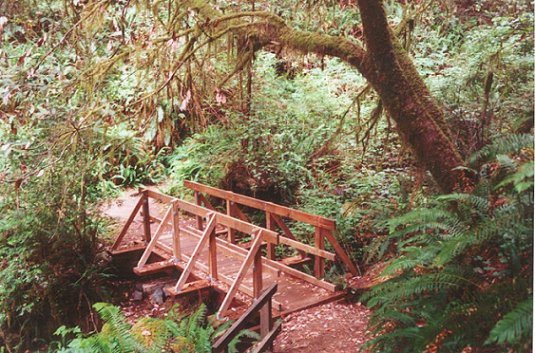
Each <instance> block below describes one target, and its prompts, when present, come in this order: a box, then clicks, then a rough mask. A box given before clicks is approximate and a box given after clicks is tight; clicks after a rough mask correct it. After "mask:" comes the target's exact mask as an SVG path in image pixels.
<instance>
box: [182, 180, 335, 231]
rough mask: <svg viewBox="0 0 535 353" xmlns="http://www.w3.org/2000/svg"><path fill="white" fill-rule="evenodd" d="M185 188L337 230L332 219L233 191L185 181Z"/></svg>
mask: <svg viewBox="0 0 535 353" xmlns="http://www.w3.org/2000/svg"><path fill="white" fill-rule="evenodd" d="M184 186H185V187H187V188H189V189H192V190H194V191H199V192H203V193H205V194H208V195H211V196H215V197H218V198H221V199H225V200H230V201H234V202H236V203H239V204H241V205H245V206H249V207H252V208H256V209H259V210H262V211H268V212H271V213H274V214H277V215H279V216H283V217H288V218H291V219H294V220H296V221H300V222H305V223H308V224H311V225H314V226H319V227H322V228H326V229H330V230H334V229H336V222H335V221H334V220H332V219H329V218H325V217H321V216H317V215H313V214H310V213H306V212H303V211H299V210H294V209H292V208H288V207H284V206H281V205H277V204H274V203H271V202H267V201H262V200H258V199H255V198H252V197H249V196H244V195H240V194H236V193H234V192H232V191H226V190H221V189H217V188H213V187H211V186H207V185H203V184H199V183H195V182H193V181H189V180H185V181H184Z"/></svg>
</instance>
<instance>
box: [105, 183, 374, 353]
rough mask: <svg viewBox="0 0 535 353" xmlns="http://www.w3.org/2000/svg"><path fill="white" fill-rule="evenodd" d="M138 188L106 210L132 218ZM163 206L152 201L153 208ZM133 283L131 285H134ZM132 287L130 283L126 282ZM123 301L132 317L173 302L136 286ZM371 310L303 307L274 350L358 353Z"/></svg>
mask: <svg viewBox="0 0 535 353" xmlns="http://www.w3.org/2000/svg"><path fill="white" fill-rule="evenodd" d="M137 197H138V195H137V194H136V191H135V190H126V191H125V192H123V193H122V194H121V195H120V196H119V197H118V198H117V199H116V200H114V201H111V202H109V203H108V204H106V205H105V206H104V207H103V208H102V212H103V213H104V214H106V215H108V216H110V217H112V218H115V219H116V220H117V223H118V226H119V225H120V224H121V223H123V222H124V221H125V219H126V218H128V215H129V214H130V211H131V209H132V208H133V207H134V205H135V203H136V201H137ZM153 207H154V208H155V207H159V206H158V205H151V208H152V209H154V208H153ZM130 286H131V285H130ZM126 287H128V285H126ZM123 295H124V300H123V302H122V303H121V307H122V310H123V313H124V314H125V315H126V316H127V318H128V319H129V321H132V322H133V321H135V319H136V318H139V317H143V316H152V317H162V316H165V312H166V311H167V310H168V309H169V307H170V305H168V304H170V303H165V304H164V305H157V304H154V303H152V302H151V301H150V300H149V298H146V297H145V298H143V300H133V299H132V297H131V295H132V289H128V290H125V291H124V293H123ZM369 315H370V312H369V310H368V309H366V307H365V306H363V305H361V304H360V303H348V302H345V301H340V302H336V303H329V304H325V305H321V306H318V307H314V308H310V309H307V310H303V311H300V312H297V313H293V314H290V315H288V316H287V317H285V318H284V319H283V326H282V331H281V333H280V334H279V336H278V337H277V339H276V340H275V343H274V349H273V353H323V352H325V353H356V352H358V350H359V349H360V347H361V346H362V344H363V343H364V342H365V341H366V340H367V338H368V337H369V334H368V332H367V323H368V318H369Z"/></svg>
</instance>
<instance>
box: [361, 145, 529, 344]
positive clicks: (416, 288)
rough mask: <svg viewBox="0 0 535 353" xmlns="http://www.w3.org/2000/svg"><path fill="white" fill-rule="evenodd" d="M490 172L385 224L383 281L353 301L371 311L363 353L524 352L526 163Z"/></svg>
mask: <svg viewBox="0 0 535 353" xmlns="http://www.w3.org/2000/svg"><path fill="white" fill-rule="evenodd" d="M530 141H532V139H531V138H528V137H527V136H524V137H518V136H517V137H512V138H510V139H505V140H503V141H497V142H496V143H495V145H493V146H489V147H488V148H487V149H485V150H483V151H481V152H480V153H479V154H478V155H476V156H475V157H474V158H475V159H474V160H482V159H484V158H493V157H495V156H497V155H499V154H503V153H505V152H507V151H519V150H521V149H522V148H524V147H525V146H526V142H529V143H531V142H530ZM499 163H502V164H505V168H502V169H497V170H498V172H496V173H495V174H494V175H493V176H492V177H491V178H487V179H483V180H482V181H481V183H480V184H479V185H477V187H476V188H475V190H474V192H473V193H472V194H461V193H456V194H451V195H444V196H440V197H438V198H437V199H436V204H435V206H434V207H432V208H428V209H417V210H414V211H411V212H409V213H407V214H405V215H403V216H400V217H397V218H395V219H391V220H390V221H389V222H388V225H389V229H390V235H389V236H388V237H386V239H384V240H383V244H381V243H377V244H375V247H376V248H378V249H381V248H383V249H384V247H385V246H389V245H390V242H394V241H395V242H396V243H397V251H398V253H397V254H396V256H395V257H394V258H393V259H390V260H389V261H388V263H387V266H386V268H385V269H384V270H383V275H390V276H392V278H390V279H389V280H387V281H386V282H383V283H381V284H377V285H375V286H374V287H372V288H371V290H370V291H368V292H366V293H364V294H363V296H362V297H361V300H362V301H364V302H366V303H367V305H368V306H369V307H370V308H372V309H373V310H374V311H373V315H372V317H371V319H370V329H372V330H373V331H374V332H375V333H376V334H377V336H376V337H375V338H374V339H373V340H371V341H370V342H369V343H368V345H367V346H366V347H367V348H368V349H369V350H371V351H372V352H381V353H382V352H396V353H397V352H407V353H409V352H421V351H425V350H427V349H428V348H429V347H430V345H436V347H437V349H438V351H439V352H459V351H462V350H463V349H464V348H465V347H466V346H472V347H482V346H483V345H485V344H486V345H489V346H491V347H490V349H491V350H492V351H500V350H503V349H505V347H509V348H512V349H513V351H515V350H516V351H522V350H524V349H525V348H526V347H528V346H529V345H530V342H531V336H530V335H529V334H528V333H529V332H531V322H532V321H531V320H532V313H531V311H532V290H531V288H532V284H531V283H532V277H533V272H532V256H533V255H532V254H533V193H532V190H533V180H532V176H533V174H534V173H533V162H532V161H530V160H526V159H525V158H524V157H519V156H514V155H513V156H503V155H500V156H499ZM494 165H496V164H494ZM518 303H521V304H518ZM513 307H514V310H512V311H511V308H513ZM496 318H502V319H501V320H499V321H498V322H497V323H496ZM439 338H440V339H439ZM437 342H439V343H437Z"/></svg>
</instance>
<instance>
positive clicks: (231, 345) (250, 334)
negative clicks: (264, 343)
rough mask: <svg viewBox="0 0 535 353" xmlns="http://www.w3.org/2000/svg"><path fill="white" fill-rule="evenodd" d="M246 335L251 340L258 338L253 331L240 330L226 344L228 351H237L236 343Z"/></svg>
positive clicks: (237, 352)
mask: <svg viewBox="0 0 535 353" xmlns="http://www.w3.org/2000/svg"><path fill="white" fill-rule="evenodd" d="M244 337H247V338H251V339H253V340H259V339H260V336H259V335H258V334H257V333H256V332H253V331H249V330H242V331H240V333H238V334H237V335H236V336H235V337H234V338H233V339H232V340H231V341H230V342H229V344H228V350H227V351H228V353H239V351H238V348H237V345H238V344H239V343H240V341H241V340H242V338H244Z"/></svg>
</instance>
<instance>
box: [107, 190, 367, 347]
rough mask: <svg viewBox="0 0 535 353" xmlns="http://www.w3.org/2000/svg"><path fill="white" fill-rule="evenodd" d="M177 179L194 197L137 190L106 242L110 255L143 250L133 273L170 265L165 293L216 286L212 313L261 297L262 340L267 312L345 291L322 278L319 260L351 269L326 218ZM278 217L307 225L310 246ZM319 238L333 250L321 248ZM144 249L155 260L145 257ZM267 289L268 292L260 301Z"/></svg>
mask: <svg viewBox="0 0 535 353" xmlns="http://www.w3.org/2000/svg"><path fill="white" fill-rule="evenodd" d="M184 185H185V186H186V187H187V188H189V189H192V190H193V191H194V195H195V203H190V202H187V201H184V200H181V199H177V198H173V197H171V196H168V195H165V194H162V193H159V192H157V191H155V190H151V189H142V190H140V198H139V200H138V201H137V203H136V205H135V206H134V209H133V210H132V212H131V214H130V216H129V218H128V219H127V221H126V224H125V225H124V227H123V228H122V230H121V232H120V233H119V235H118V237H117V239H116V241H115V243H114V244H113V246H112V248H111V252H112V254H120V253H125V252H130V251H132V250H143V254H142V255H141V258H140V259H139V261H138V263H137V266H136V267H135V268H134V272H135V273H136V274H138V275H145V274H153V273H156V272H159V271H163V270H166V269H169V268H176V269H178V270H179V271H180V276H179V277H178V278H177V281H176V284H174V285H173V286H170V287H167V288H165V291H166V293H167V294H168V295H170V296H180V295H183V294H185V293H188V292H191V291H197V290H199V289H203V288H207V287H210V286H213V287H216V288H218V289H219V290H221V291H223V292H224V293H226V294H225V297H224V299H223V301H222V303H221V305H220V307H219V310H218V312H217V315H218V317H220V318H221V317H225V316H229V315H230V314H232V313H235V312H236V310H237V309H236V308H234V306H235V303H244V302H245V303H247V302H248V301H249V302H252V305H251V306H255V304H259V303H260V302H259V300H260V299H262V303H260V304H262V307H263V309H262V310H263V311H261V313H262V312H264V314H265V315H262V319H261V331H262V337H264V338H266V339H267V338H269V337H271V336H270V335H269V333H271V335H272V336H273V337H274V334H275V333H276V332H275V331H276V328H273V323H272V319H271V318H272V316H275V317H276V316H280V315H284V314H287V313H290V312H294V311H298V310H302V309H305V308H309V307H311V306H314V305H318V304H322V303H326V302H329V301H332V300H336V299H339V298H341V297H343V296H344V295H345V292H344V291H340V290H338V287H337V286H336V285H335V284H332V283H330V282H328V281H326V280H325V279H324V276H325V261H341V262H342V263H343V264H344V265H345V266H346V267H347V269H348V271H349V272H351V273H352V274H353V275H356V274H357V269H356V267H355V265H354V264H353V263H352V262H351V260H350V259H349V257H348V255H347V253H346V252H345V251H344V249H343V248H342V247H341V246H340V244H339V243H338V241H337V240H336V238H335V237H334V234H333V233H334V231H335V230H336V224H335V222H334V221H333V220H331V219H328V218H324V217H320V216H317V215H313V214H309V213H305V212H302V211H299V210H295V209H291V208H288V207H284V206H280V205H277V204H274V203H270V202H266V201H262V200H258V199H255V198H252V197H248V196H244V195H240V194H236V193H233V192H230V191H226V190H221V189H217V188H213V187H209V186H206V185H202V184H199V183H194V182H190V181H186V182H185V183H184ZM205 195H206V196H205ZM209 197H211V198H216V199H221V200H223V201H224V205H225V206H226V207H224V209H221V210H219V209H216V208H215V207H214V206H213V205H212V204H211V203H210V202H209ZM149 205H152V207H150V206H149ZM240 206H245V207H248V208H250V209H256V210H260V211H262V212H264V213H265V225H264V226H263V227H261V226H259V225H255V224H253V223H251V221H250V220H249V219H248V217H247V216H246V215H245V214H244V213H243V212H242V210H241V209H240ZM286 220H290V221H293V222H302V223H305V224H308V225H309V226H311V227H313V229H314V242H313V244H312V245H309V244H306V243H304V242H301V241H299V240H297V239H296V238H295V236H294V235H293V234H292V232H291V230H290V228H289V227H288V226H287V224H286V222H285V221H286ZM133 224H136V225H137V226H132V225H133ZM139 233H141V234H139ZM135 237H138V238H141V241H139V243H140V244H138V245H132V244H131V243H132V242H130V243H127V242H126V241H125V240H126V239H132V238H135ZM249 238H250V240H249ZM326 242H329V243H330V244H331V247H332V248H333V249H334V252H330V251H327V250H326V249H325V245H326ZM282 246H284V247H289V248H293V249H295V250H297V253H298V254H299V255H298V256H293V257H289V258H283V257H281V256H280V255H279V253H281V251H277V247H282ZM283 252H284V251H283ZM152 254H155V255H157V258H159V259H163V260H162V261H155V262H150V260H151V259H153V258H154V256H151V255H152ZM302 264H311V265H312V264H313V274H314V275H311V274H308V273H305V272H303V271H301V270H299V269H298V268H296V266H299V265H302ZM274 288H275V289H274ZM275 291H276V293H275ZM268 292H269V293H268ZM267 294H270V295H269V296H270V297H271V296H273V298H272V299H271V300H267V299H266V295H267ZM266 301H268V302H269V305H265V303H266ZM242 311H243V310H242ZM266 311H269V313H266ZM246 314H247V313H246ZM239 321H240V320H239Z"/></svg>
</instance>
